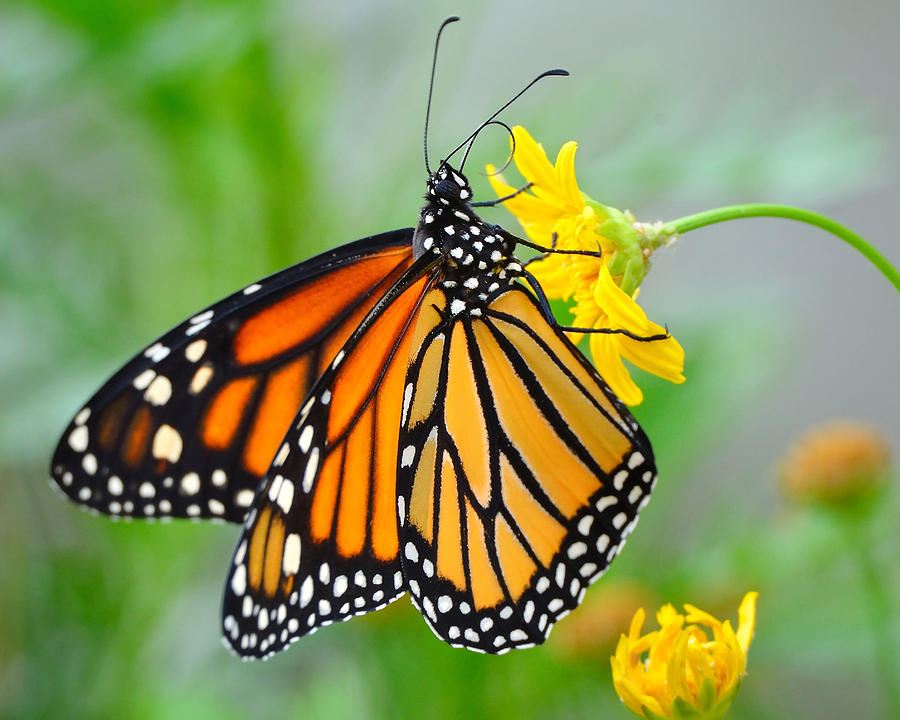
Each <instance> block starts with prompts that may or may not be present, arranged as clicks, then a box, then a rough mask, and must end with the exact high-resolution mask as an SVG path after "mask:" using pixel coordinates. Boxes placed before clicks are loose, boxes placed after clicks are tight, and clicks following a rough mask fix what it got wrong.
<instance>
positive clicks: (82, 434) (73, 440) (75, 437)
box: [69, 425, 89, 452]
mask: <svg viewBox="0 0 900 720" xmlns="http://www.w3.org/2000/svg"><path fill="white" fill-rule="evenodd" d="M88 439H89V436H88V429H87V428H86V427H85V426H84V425H79V426H78V427H76V428H75V429H74V430H73V431H72V432H70V433H69V447H70V448H72V449H73V450H74V451H75V452H84V451H85V450H87V446H88Z"/></svg>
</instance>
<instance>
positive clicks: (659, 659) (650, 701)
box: [610, 592, 758, 720]
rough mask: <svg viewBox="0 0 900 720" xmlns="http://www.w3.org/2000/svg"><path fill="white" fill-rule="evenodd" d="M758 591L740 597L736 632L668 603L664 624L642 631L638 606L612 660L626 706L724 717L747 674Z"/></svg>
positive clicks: (660, 618)
mask: <svg viewBox="0 0 900 720" xmlns="http://www.w3.org/2000/svg"><path fill="white" fill-rule="evenodd" d="M757 595H758V593H756V592H748V593H747V594H746V595H745V596H744V599H743V600H742V601H741V605H740V608H739V609H738V629H737V631H735V630H734V629H732V626H731V623H730V622H729V621H728V620H725V621H724V622H720V621H719V620H717V619H716V618H714V617H713V616H712V615H710V614H709V613H706V612H704V611H702V610H699V609H698V608H695V607H694V606H693V605H685V606H684V610H685V614H684V615H681V614H679V613H678V612H676V611H675V608H674V607H673V606H672V605H665V606H663V607H662V608H660V610H659V612H658V613H657V614H656V619H657V622H658V623H659V627H660V629H659V630H654V631H653V632H650V633H647V634H646V635H641V629H642V627H643V625H644V610H643V608H641V609H639V610H638V611H637V612H636V613H635V615H634V619H633V620H632V621H631V627H630V628H629V630H628V634H627V635H622V636H621V637H620V639H619V644H618V645H617V647H616V654H615V655H613V657H612V658H611V659H610V661H611V664H612V674H613V684H614V685H615V688H616V692H617V693H618V694H619V697H621V698H622V701H623V702H624V703H625V705H627V706H628V708H629V709H630V710H631V711H632V712H634V713H635V714H636V715H639V716H640V717H643V718H648V720H656V719H658V718H673V719H681V718H694V719H695V720H712V719H713V718H720V717H722V716H723V715H724V714H725V712H726V711H727V710H728V706H729V705H730V704H731V701H732V700H733V699H734V696H735V695H736V694H737V692H738V690H739V688H740V684H741V679H742V678H743V677H744V675H745V674H746V664H747V650H748V649H749V647H750V641H751V640H752V639H753V626H754V622H755V618H756V598H757ZM686 623H687V624H686ZM707 629H708V630H711V631H712V634H713V637H712V639H711V640H710V638H709V636H708V631H707ZM645 656H646V657H645Z"/></svg>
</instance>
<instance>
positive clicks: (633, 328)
mask: <svg viewBox="0 0 900 720" xmlns="http://www.w3.org/2000/svg"><path fill="white" fill-rule="evenodd" d="M594 300H595V301H596V303H597V304H598V305H599V306H600V307H602V308H603V309H604V310H605V311H606V313H607V315H609V319H610V324H611V326H612V327H616V328H623V329H624V330H628V331H629V332H632V333H634V334H635V335H647V334H648V333H647V329H648V322H647V315H646V313H644V311H643V310H642V309H641V306H640V305H638V304H637V303H636V302H635V301H634V300H633V299H632V297H631V296H630V295H629V294H628V293H626V292H625V291H624V290H622V288H620V287H619V286H618V285H616V283H615V281H614V280H613V279H612V275H610V273H609V267H608V266H607V265H605V264H604V265H603V267H602V268H600V274H599V275H598V276H597V285H596V287H595V288H594Z"/></svg>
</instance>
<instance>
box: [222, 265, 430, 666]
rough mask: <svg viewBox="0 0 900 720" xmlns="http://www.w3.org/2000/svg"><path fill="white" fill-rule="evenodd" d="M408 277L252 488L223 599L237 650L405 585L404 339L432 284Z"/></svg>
mask: <svg viewBox="0 0 900 720" xmlns="http://www.w3.org/2000/svg"><path fill="white" fill-rule="evenodd" d="M419 274H420V273H419ZM408 275H409V277H410V281H409V282H404V281H400V282H398V283H397V287H396V288H395V290H397V292H396V293H395V297H393V298H389V299H386V300H385V301H383V302H382V303H380V304H379V307H377V308H376V309H375V310H373V312H372V314H371V315H370V317H369V318H368V319H367V320H366V321H364V322H363V323H362V324H361V325H360V327H359V328H358V329H357V331H356V332H355V333H354V334H353V336H352V337H351V338H350V339H349V340H348V341H347V343H346V345H345V347H344V348H343V349H342V350H341V351H340V352H339V353H338V354H337V356H336V357H335V360H334V363H333V364H332V366H331V367H330V368H329V369H328V370H327V371H326V373H325V374H324V375H323V376H322V377H321V378H320V379H319V381H318V382H317V383H316V385H315V386H314V387H313V389H312V390H311V393H310V397H309V399H308V401H307V403H306V404H305V405H304V407H303V408H302V409H301V411H300V414H299V416H298V418H297V419H296V421H295V422H294V423H293V424H292V425H291V428H290V430H289V432H288V434H287V435H286V436H285V438H284V443H283V444H282V445H281V447H280V449H278V451H277V452H276V453H275V460H274V462H273V464H272V467H271V468H270V470H269V472H268V473H267V474H266V476H265V478H264V479H263V481H262V483H261V484H260V487H259V490H258V493H257V496H256V500H255V502H254V504H253V507H252V509H251V511H250V514H249V515H248V517H247V521H246V522H245V525H244V531H243V534H242V537H241V539H240V541H239V543H238V547H237V550H236V552H235V555H234V558H233V560H232V564H231V567H230V572H229V577H228V580H227V582H226V587H225V597H224V602H223V631H224V635H225V638H226V641H227V643H228V645H229V646H230V647H231V648H233V649H234V650H235V651H236V652H237V653H239V654H240V655H243V656H245V657H267V656H269V655H271V654H273V653H275V652H277V651H278V650H280V649H282V648H283V647H284V646H285V645H287V644H288V643H290V642H293V641H295V640H297V639H299V638H300V637H302V636H303V635H306V634H309V633H311V632H314V631H315V630H316V629H318V628H319V627H322V626H324V625H329V624H331V623H334V622H338V621H341V620H346V619H348V618H349V617H352V616H353V615H360V614H363V613H366V612H370V611H372V610H377V609H379V608H381V607H383V606H385V605H387V604H388V603H389V602H391V601H393V600H395V599H396V598H398V597H400V596H401V595H402V594H403V593H404V592H405V591H406V586H405V582H404V580H403V576H402V570H401V566H400V561H399V559H398V547H399V540H398V535H397V532H398V530H397V526H398V520H397V504H396V503H397V490H396V467H397V438H398V435H399V424H400V411H401V403H402V398H403V387H404V386H403V383H404V379H405V376H406V369H407V359H408V355H409V348H410V343H411V336H412V332H413V328H414V327H415V321H416V317H417V314H418V311H419V307H420V304H421V302H422V296H423V295H424V293H425V289H426V285H427V284H428V282H430V280H429V279H428V278H426V277H417V273H416V272H415V268H413V270H411V271H410V273H408Z"/></svg>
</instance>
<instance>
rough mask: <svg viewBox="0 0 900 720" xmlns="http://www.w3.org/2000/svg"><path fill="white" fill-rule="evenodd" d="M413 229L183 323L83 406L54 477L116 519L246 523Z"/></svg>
mask: <svg viewBox="0 0 900 720" xmlns="http://www.w3.org/2000/svg"><path fill="white" fill-rule="evenodd" d="M411 237H412V231H411V230H398V231H395V232H391V233H385V234H383V235H379V236H375V237H372V238H367V239H364V240H360V241H358V242H355V243H351V244H349V245H345V246H343V247H340V248H337V249H336V250H333V251H330V252H328V253H324V254H322V255H319V256H317V257H315V258H313V259H311V260H308V261H306V262H302V263H299V264H297V265H294V266H292V267H290V268H287V269H285V270H283V271H281V272H279V273H276V274H274V275H272V276H270V277H268V278H266V279H264V280H261V281H260V282H258V283H254V284H252V285H250V286H248V287H246V288H244V289H243V290H242V291H240V292H237V293H234V294H233V295H231V296H229V297H227V298H225V299H224V300H222V301H220V302H219V303H216V304H215V305H213V306H211V307H209V308H207V309H206V310H203V311H202V312H200V313H198V314H196V315H194V316H193V317H191V318H190V319H188V320H186V321H185V322H183V323H181V324H180V325H178V326H177V327H175V328H174V329H172V330H171V331H170V332H168V333H167V334H165V335H164V336H162V337H161V338H159V340H157V341H156V342H154V343H152V344H151V345H150V346H149V347H148V348H147V349H146V350H144V351H143V352H142V353H140V354H139V355H137V356H136V357H135V358H133V359H132V360H131V361H129V362H128V363H127V364H126V365H125V366H124V367H123V368H122V369H120V370H119V371H118V372H117V373H116V374H115V375H114V376H113V377H112V378H111V379H110V380H109V381H108V382H107V383H106V384H105V385H104V386H103V387H102V388H101V389H100V390H99V391H98V392H97V393H96V394H95V395H94V397H92V398H91V400H90V401H89V402H88V403H87V404H86V405H85V406H84V407H83V408H82V409H81V410H80V411H79V412H78V413H77V414H76V415H75V418H74V419H73V420H72V422H71V423H70V424H69V426H68V428H67V429H66V431H65V433H64V434H63V436H62V439H61V440H60V443H59V445H58V447H57V449H56V452H55V454H54V457H53V460H52V463H51V476H52V479H53V481H54V483H55V484H56V485H57V486H58V487H59V488H60V489H61V490H62V491H63V492H64V493H65V494H66V495H67V496H69V497H70V498H71V499H72V500H74V501H76V502H77V503H79V504H81V505H83V506H86V507H88V508H92V509H95V510H99V511H100V512H104V513H108V514H111V515H114V516H136V517H194V518H202V517H211V518H220V519H224V520H228V521H232V522H241V521H242V520H243V519H244V517H245V515H246V513H247V509H248V507H249V506H250V504H251V502H252V500H253V497H254V492H255V490H256V488H257V485H258V483H259V480H260V478H261V477H262V475H263V474H264V473H265V471H266V470H267V469H268V467H269V464H270V463H271V460H272V458H273V457H274V455H275V452H276V450H277V449H278V446H279V444H280V443H281V440H282V438H283V436H284V434H285V432H286V431H287V429H288V427H289V426H290V423H291V421H292V420H293V419H294V417H295V416H296V414H297V411H298V409H299V408H300V406H301V404H302V403H303V400H304V398H305V397H306V394H307V392H308V390H309V388H310V387H311V386H312V384H313V383H314V382H315V380H316V378H318V376H319V375H320V374H321V373H322V372H323V371H324V370H325V369H326V368H327V365H328V363H330V362H331V359H332V358H333V357H334V355H335V354H336V353H337V352H338V350H339V349H340V347H341V346H342V345H343V344H344V342H345V341H346V339H347V338H348V337H349V336H350V334H351V333H352V331H353V330H354V329H355V328H356V326H357V325H358V324H359V322H360V321H361V320H362V318H363V317H364V316H365V315H366V313H367V312H368V311H369V310H370V309H371V308H372V306H373V305H374V304H375V303H376V302H377V301H378V299H379V298H380V297H381V296H382V295H383V294H384V293H385V292H386V291H387V289H388V288H390V287H391V285H392V283H393V282H394V281H395V280H396V279H397V278H398V277H399V276H400V275H401V274H402V273H403V272H404V271H405V270H406V269H407V268H408V267H409V266H410V265H411V264H412V248H411V244H410V242H411Z"/></svg>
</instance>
